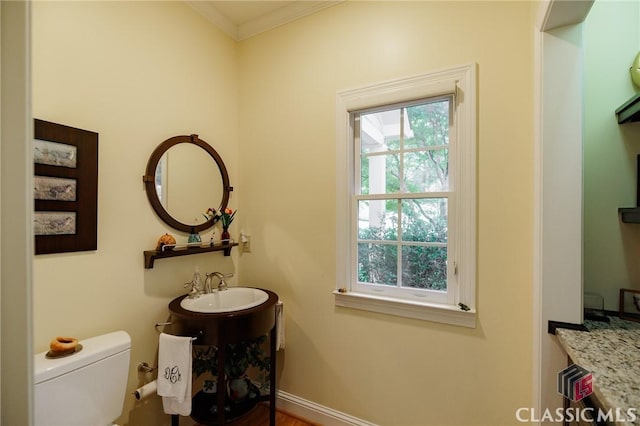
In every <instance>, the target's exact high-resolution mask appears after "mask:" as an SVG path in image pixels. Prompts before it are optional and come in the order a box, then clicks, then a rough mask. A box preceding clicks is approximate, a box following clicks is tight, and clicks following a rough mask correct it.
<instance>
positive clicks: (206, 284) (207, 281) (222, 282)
mask: <svg viewBox="0 0 640 426" xmlns="http://www.w3.org/2000/svg"><path fill="white" fill-rule="evenodd" d="M205 275H206V276H207V278H206V279H205V280H204V292H205V293H213V290H212V288H211V279H212V278H213V277H216V278H218V279H219V280H220V282H219V283H218V291H223V290H226V289H227V282H226V281H225V279H226V278H231V277H233V273H228V274H222V273H220V272H212V273H210V274H205Z"/></svg>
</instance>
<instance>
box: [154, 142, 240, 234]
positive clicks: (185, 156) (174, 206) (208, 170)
mask: <svg viewBox="0 0 640 426" xmlns="http://www.w3.org/2000/svg"><path fill="white" fill-rule="evenodd" d="M143 180H144V183H145V189H146V192H147V198H148V199H149V202H150V203H151V207H152V208H153V210H154V211H155V212H156V214H157V215H158V216H159V217H160V218H161V219H162V220H163V221H164V222H165V223H166V224H167V225H169V226H171V227H172V228H174V229H177V230H179V231H183V232H191V230H195V231H196V232H201V231H204V230H206V229H208V228H210V227H211V226H213V225H214V223H215V220H214V219H209V220H205V217H204V216H203V214H204V213H205V212H206V211H207V209H208V208H210V207H212V208H215V209H217V210H218V211H221V210H223V209H224V208H225V207H227V202H228V201H229V192H230V191H232V190H233V188H232V187H231V186H230V185H229V175H228V174H227V168H226V167H225V165H224V162H223V161H222V157H220V155H219V154H218V153H217V152H216V150H215V149H213V148H212V147H211V146H210V145H209V144H208V143H206V142H205V141H203V140H202V139H200V138H198V135H191V136H174V137H172V138H169V139H167V140H166V141H164V142H162V143H161V144H160V145H158V147H157V148H156V149H155V150H154V151H153V153H152V154H151V157H150V158H149V162H148V163H147V171H146V173H145V175H144V176H143ZM218 203H219V204H218Z"/></svg>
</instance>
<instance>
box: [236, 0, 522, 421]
mask: <svg viewBox="0 0 640 426" xmlns="http://www.w3.org/2000/svg"><path fill="white" fill-rule="evenodd" d="M531 10H532V9H531V8H530V5H529V4H528V3H523V2H509V3H504V2H501V3H459V2H408V3H400V4H399V3H396V2H347V3H343V4H341V5H339V6H336V7H333V8H330V9H327V10H325V11H323V12H322V13H319V14H317V15H313V16H311V17H309V18H307V19H304V20H301V21H297V22H295V23H293V24H290V25H287V26H285V27H281V28H278V29H276V30H274V31H271V32H269V33H266V34H263V35H260V36H258V37H255V38H252V39H249V40H247V41H244V42H243V43H242V44H241V45H240V72H241V85H240V111H241V113H240V116H241V117H242V119H241V126H240V140H241V144H240V164H241V166H242V169H241V174H240V185H239V188H242V201H243V202H242V206H241V207H242V209H243V215H242V223H243V224H244V227H245V229H246V230H247V232H248V233H250V234H251V235H252V237H253V240H252V245H253V253H251V254H250V255H243V256H242V262H241V281H242V282H244V283H249V284H256V285H262V286H265V287H267V288H270V289H273V290H275V291H276V292H277V293H278V294H279V295H280V296H281V298H282V299H283V300H284V302H285V304H286V310H287V312H288V315H287V348H286V350H285V357H284V358H285V359H284V363H283V371H282V373H281V374H280V377H281V382H280V383H281V388H282V389H283V390H284V391H287V392H290V393H292V394H295V395H298V396H300V397H303V398H307V399H310V400H312V401H315V402H317V403H320V404H323V405H326V406H329V407H332V408H335V409H337V410H340V411H344V412H347V413H349V414H352V415H354V416H357V417H360V418H363V419H366V420H369V421H372V422H374V423H377V424H380V425H385V426H386V425H404V426H407V425H418V424H439V425H444V424H464V425H471V424H484V425H496V424H511V423H515V417H514V411H515V409H516V408H517V407H520V406H530V403H531V402H530V401H531V393H530V383H531V371H532V370H531V352H532V351H531V339H532V331H531V326H532V324H531V315H532V307H531V295H532V288H531V285H532V283H531V273H532V264H531V255H532V253H531V244H532V243H531V238H532V236H531V229H532V217H531V211H532V126H533V124H532V102H531V99H532V39H531V36H532V30H531V27H530V22H531V16H530V13H531ZM468 62H477V63H478V69H479V85H478V88H479V89H478V91H479V108H478V119H479V121H478V123H479V124H478V129H479V130H478V171H479V172H478V173H479V174H478V198H479V201H478V209H479V210H478V230H479V231H478V232H479V238H478V309H479V316H478V318H479V320H478V327H477V328H476V329H475V330H470V329H465V328H461V327H454V326H447V325H442V324H435V323H430V322H423V321H417V320H409V319H403V318H398V317H393V316H386V315H379V314H374V313H367V312H364V311H357V310H351V309H343V308H336V307H334V303H333V296H332V294H331V291H332V290H333V289H334V288H335V287H336V282H335V258H334V248H335V238H334V228H335V193H334V188H335V184H336V182H335V177H334V176H335V155H336V150H335V136H334V135H335V119H334V117H335V108H334V105H335V93H336V91H338V90H341V89H348V88H352V87H357V86H361V85H365V84H369V83H375V82H380V81H385V80H389V79H393V78H398V77H405V76H408V75H412V74H418V73H423V72H426V71H429V70H436V69H439V68H443V67H447V66H450V65H458V64H462V63H468Z"/></svg>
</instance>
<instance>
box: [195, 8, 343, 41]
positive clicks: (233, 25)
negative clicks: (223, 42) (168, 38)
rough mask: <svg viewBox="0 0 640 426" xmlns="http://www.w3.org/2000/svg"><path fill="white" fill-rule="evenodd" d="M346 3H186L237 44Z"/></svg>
mask: <svg viewBox="0 0 640 426" xmlns="http://www.w3.org/2000/svg"><path fill="white" fill-rule="evenodd" d="M342 1H344V0H338V1H331V0H320V1H311V0H295V1H271V0H262V1H245V0H226V1H201V0H185V2H186V3H187V4H189V6H191V7H192V8H194V9H195V10H196V11H198V12H199V13H200V14H202V15H203V16H204V17H205V18H207V19H208V20H209V21H211V22H212V23H213V24H214V25H216V26H217V27H218V28H220V29H221V30H222V31H224V32H225V33H227V34H228V35H229V36H230V37H232V38H233V39H234V40H244V39H247V38H249V37H252V36H254V35H257V34H260V33H262V32H264V31H268V30H270V29H273V28H275V27H278V26H280V25H284V24H286V23H288V22H292V21H295V20H296V19H299V18H302V17H304V16H308V15H311V14H313V13H316V12H318V11H320V10H322V9H325V8H327V7H331V6H333V5H335V4H338V3H341V2H342Z"/></svg>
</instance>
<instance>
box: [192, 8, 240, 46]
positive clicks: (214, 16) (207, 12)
mask: <svg viewBox="0 0 640 426" xmlns="http://www.w3.org/2000/svg"><path fill="white" fill-rule="evenodd" d="M184 2H185V3H186V4H188V5H189V6H191V7H192V8H193V9H194V10H195V11H196V12H198V13H199V14H201V15H202V16H204V17H205V18H206V19H207V20H208V21H209V22H211V23H212V24H213V25H215V26H216V27H218V28H219V29H221V30H222V31H223V32H224V33H225V34H227V35H228V36H229V37H231V38H232V39H234V40H236V41H237V40H238V27H237V26H236V25H235V24H234V23H233V22H231V21H230V20H229V19H227V17H226V16H224V15H223V14H222V13H220V12H218V9H216V8H215V6H214V5H213V3H211V2H208V1H200V0H185V1H184Z"/></svg>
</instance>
